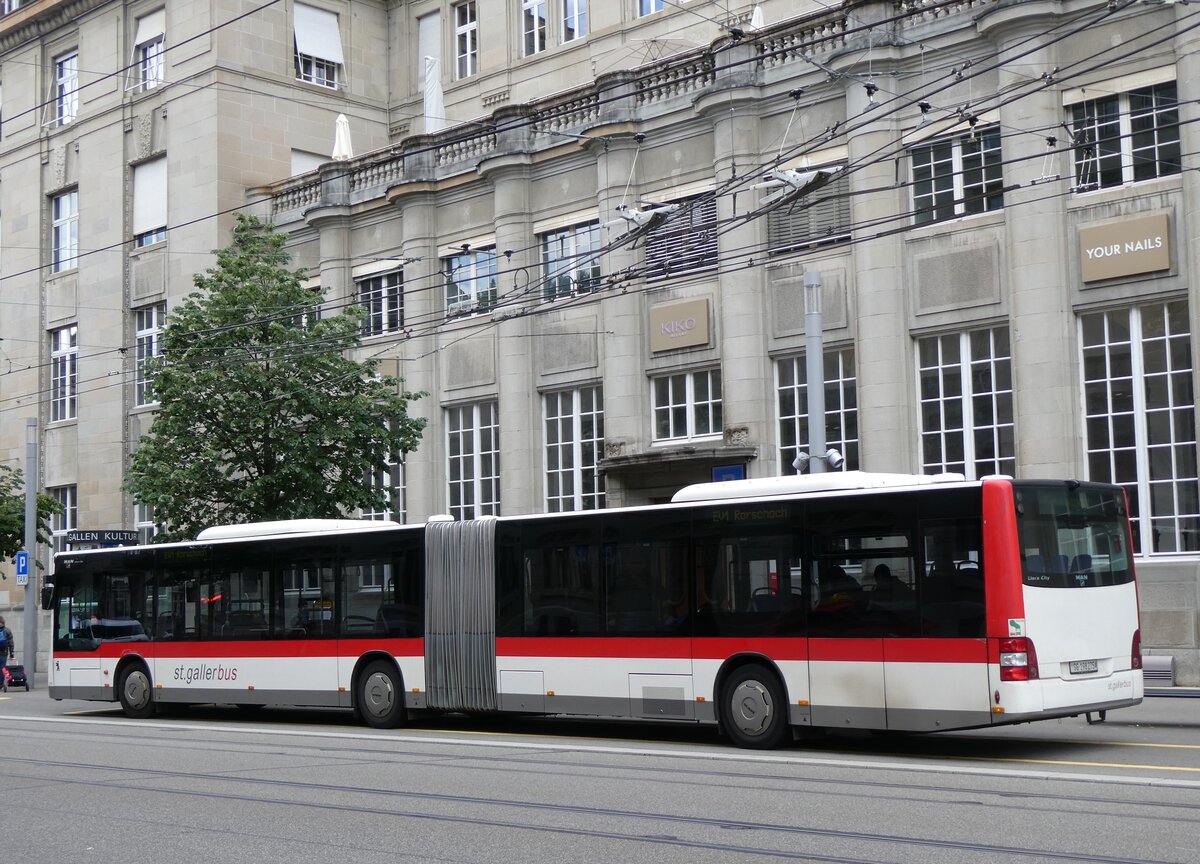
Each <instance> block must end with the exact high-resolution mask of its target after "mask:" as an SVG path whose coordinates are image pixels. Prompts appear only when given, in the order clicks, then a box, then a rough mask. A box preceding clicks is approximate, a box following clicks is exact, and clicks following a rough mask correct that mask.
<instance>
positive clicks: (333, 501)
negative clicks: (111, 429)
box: [125, 216, 425, 539]
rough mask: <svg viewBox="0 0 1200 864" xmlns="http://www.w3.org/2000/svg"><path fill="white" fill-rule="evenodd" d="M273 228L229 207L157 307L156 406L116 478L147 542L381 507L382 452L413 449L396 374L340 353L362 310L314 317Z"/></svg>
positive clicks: (418, 422)
mask: <svg viewBox="0 0 1200 864" xmlns="http://www.w3.org/2000/svg"><path fill="white" fill-rule="evenodd" d="M284 242H285V236H284V235H282V234H279V233H276V232H274V231H272V230H271V229H270V227H269V226H264V225H263V224H262V223H261V222H259V221H258V220H257V219H255V218H253V217H244V216H239V217H238V222H237V225H236V227H235V228H234V232H233V242H232V243H231V244H230V245H229V246H228V247H226V248H225V249H221V250H217V252H216V255H217V263H216V265H215V266H213V267H210V268H209V269H208V270H206V271H205V272H204V273H200V274H197V275H196V276H195V277H194V279H193V281H194V282H195V285H196V288H197V289H198V290H197V291H195V292H193V293H192V294H190V295H188V297H187V298H186V299H185V300H184V301H183V302H182V303H181V304H180V305H179V306H177V307H176V308H175V309H173V310H171V312H170V314H169V315H168V316H167V319H166V324H165V326H164V328H163V334H162V351H161V355H160V356H159V357H157V358H154V359H153V360H151V361H148V362H147V372H148V374H149V375H150V376H151V380H152V385H153V393H154V398H155V399H156V400H157V401H158V403H159V407H158V412H157V414H156V416H155V418H154V423H153V425H152V426H151V428H150V430H149V432H148V433H147V434H146V435H145V436H144V437H143V438H142V440H141V442H140V443H139V445H138V448H137V450H136V451H135V452H134V454H133V459H132V465H131V469H130V472H129V474H128V476H127V479H126V482H125V488H126V489H127V490H128V491H129V492H130V493H131V494H132V495H133V496H134V497H135V498H136V499H137V500H138V501H140V502H142V503H143V504H146V505H148V506H150V507H151V508H153V512H154V515H155V519H156V521H157V522H158V523H159V524H160V525H161V526H163V529H164V530H163V531H162V533H160V534H159V536H158V538H156V539H186V538H190V537H192V536H194V535H195V533H196V532H197V531H199V530H201V529H203V528H205V527H208V526H211V525H214V524H229V523H240V522H252V521H260V520H273V519H298V518H322V517H337V516H344V515H346V514H347V513H350V512H351V511H354V510H356V509H359V508H362V509H370V510H382V509H384V507H385V496H386V494H387V493H388V492H389V491H390V490H387V489H386V488H384V487H380V486H378V485H376V484H371V483H367V482H365V478H367V477H371V476H379V474H380V472H381V471H383V469H384V466H385V465H386V463H387V461H388V459H389V457H392V458H399V457H400V455H402V454H404V453H408V452H410V451H412V450H414V449H416V447H417V444H418V443H419V442H420V438H421V431H422V429H423V428H424V426H425V421H424V419H422V418H416V417H410V416H409V414H408V406H409V403H410V402H411V401H412V400H414V399H417V398H420V397H421V396H423V395H424V394H420V393H407V392H405V391H404V390H403V389H402V383H403V382H402V381H400V379H397V378H394V377H390V376H383V375H380V374H379V372H378V365H379V361H378V360H367V361H365V362H360V361H357V360H354V359H352V358H351V357H350V356H349V354H348V352H349V351H350V350H351V349H353V348H355V347H357V345H358V344H359V340H360V324H361V320H362V315H363V310H362V309H361V308H360V307H357V306H351V307H349V308H346V309H343V310H342V311H341V312H340V313H339V314H336V315H329V316H327V317H324V318H322V317H320V316H319V304H320V299H321V298H320V296H319V295H318V294H317V293H316V292H314V291H312V290H311V289H309V288H307V287H305V286H304V284H303V280H304V279H305V274H304V271H303V270H296V271H292V270H289V269H288V266H289V263H290V261H289V259H288V255H287V253H286V251H285V250H284Z"/></svg>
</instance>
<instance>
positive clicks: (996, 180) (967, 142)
mask: <svg viewBox="0 0 1200 864" xmlns="http://www.w3.org/2000/svg"><path fill="white" fill-rule="evenodd" d="M909 161H910V163H911V165H912V184H913V221H914V222H915V223H916V224H918V225H921V224H924V223H926V222H937V221H941V220H943V219H954V218H955V217H958V216H966V215H969V214H973V213H986V212H988V211H990V210H999V209H1001V208H1002V207H1004V177H1003V173H1004V165H1003V163H1002V161H1001V156H1000V127H999V126H998V125H995V124H991V125H987V126H981V127H979V128H978V129H974V130H972V131H971V132H969V133H967V134H964V135H955V136H953V137H949V138H939V139H938V140H936V141H933V142H931V143H929V144H922V145H920V146H918V147H913V148H912V150H910V151H909Z"/></svg>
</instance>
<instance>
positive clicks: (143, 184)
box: [133, 156, 167, 248]
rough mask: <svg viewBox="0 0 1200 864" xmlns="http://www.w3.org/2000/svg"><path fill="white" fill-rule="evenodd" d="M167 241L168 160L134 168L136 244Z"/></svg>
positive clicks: (134, 230)
mask: <svg viewBox="0 0 1200 864" xmlns="http://www.w3.org/2000/svg"><path fill="white" fill-rule="evenodd" d="M166 239H167V157H166V156H159V157H158V158H157V159H151V160H149V161H147V162H142V163H141V164H139V165H134V166H133V244H134V246H136V247H138V248H141V247H142V246H151V245H153V244H155V243H161V242H162V241H164V240H166Z"/></svg>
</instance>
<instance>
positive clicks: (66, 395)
mask: <svg viewBox="0 0 1200 864" xmlns="http://www.w3.org/2000/svg"><path fill="white" fill-rule="evenodd" d="M78 364H79V327H78V326H77V325H75V324H72V325H71V326H69V327H60V328H59V329H57V330H51V331H50V420H51V422H55V421H58V420H73V419H75V397H76V393H77V388H78V386H79V365H78Z"/></svg>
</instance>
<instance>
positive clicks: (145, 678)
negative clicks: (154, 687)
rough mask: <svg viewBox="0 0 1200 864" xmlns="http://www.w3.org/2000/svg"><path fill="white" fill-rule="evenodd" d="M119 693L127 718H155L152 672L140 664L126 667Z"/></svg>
mask: <svg viewBox="0 0 1200 864" xmlns="http://www.w3.org/2000/svg"><path fill="white" fill-rule="evenodd" d="M117 692H118V693H119V694H120V696H121V709H122V710H123V711H124V712H125V716H126V717H132V718H133V719H135V720H145V719H146V718H147V717H153V716H154V698H153V697H154V694H153V693H152V692H151V690H150V672H149V671H148V670H147V669H146V667H145V666H143V665H142V664H140V663H133V664H130V665H129V666H126V667H125V671H124V672H122V673H121V683H120V685H119V686H118V689H117Z"/></svg>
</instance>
